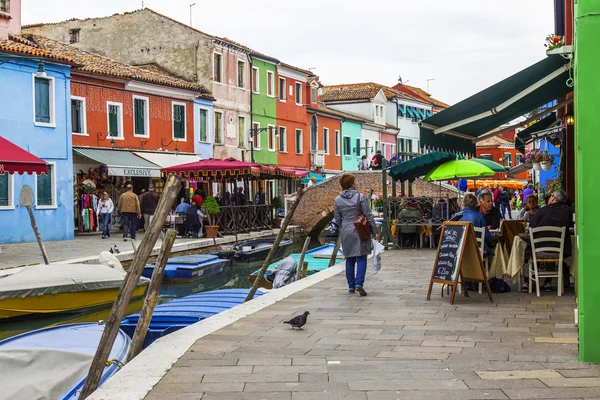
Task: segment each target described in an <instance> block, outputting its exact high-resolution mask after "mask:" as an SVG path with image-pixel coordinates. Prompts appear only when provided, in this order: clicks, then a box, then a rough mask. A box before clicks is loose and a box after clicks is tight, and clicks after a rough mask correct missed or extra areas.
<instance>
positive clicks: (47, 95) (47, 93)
mask: <svg viewBox="0 0 600 400" xmlns="http://www.w3.org/2000/svg"><path fill="white" fill-rule="evenodd" d="M33 101H34V107H33V112H34V123H35V124H36V125H40V126H52V127H54V126H55V119H54V78H52V77H46V78H40V77H37V76H35V75H33Z"/></svg>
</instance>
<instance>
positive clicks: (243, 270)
mask: <svg viewBox="0 0 600 400" xmlns="http://www.w3.org/2000/svg"><path fill="white" fill-rule="evenodd" d="M320 245H321V244H320V243H319V242H318V241H313V242H312V243H311V245H310V248H314V247H317V246H320ZM289 247H290V249H289V250H288V251H287V252H286V256H287V255H288V254H290V253H300V252H301V251H302V243H293V244H292V245H291V246H289ZM261 265H262V263H260V264H256V263H255V264H252V265H230V266H229V267H227V268H226V270H225V272H223V273H221V274H219V275H217V276H215V277H212V278H209V279H205V280H201V281H197V282H192V283H186V284H163V285H162V287H161V290H160V297H159V303H161V302H166V301H170V300H172V299H174V298H179V297H185V296H187V295H189V294H192V293H198V292H207V291H209V290H216V289H233V288H249V287H250V279H249V277H250V274H252V273H253V272H254V271H256V270H257V269H259V268H260V267H261ZM143 301H144V298H143V297H140V298H137V299H133V300H132V302H131V303H130V304H129V306H128V308H127V310H126V312H125V315H129V314H132V313H135V312H138V311H140V310H141V309H142V305H143ZM110 310H111V306H107V307H103V308H100V309H93V310H89V309H88V310H85V311H81V312H79V313H68V314H52V315H49V316H43V315H40V316H26V317H22V318H16V319H15V318H11V319H9V320H7V321H0V340H2V339H6V338H9V337H11V336H15V335H18V334H20V333H24V332H28V331H32V330H35V329H41V328H44V327H49V326H56V325H64V324H75V323H81V322H98V321H105V320H107V319H108V316H109V314H110Z"/></svg>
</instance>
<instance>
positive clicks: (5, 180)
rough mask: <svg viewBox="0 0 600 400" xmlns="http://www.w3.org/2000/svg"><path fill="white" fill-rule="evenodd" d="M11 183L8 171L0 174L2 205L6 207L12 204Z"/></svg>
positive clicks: (0, 205) (0, 204) (0, 201)
mask: <svg viewBox="0 0 600 400" xmlns="http://www.w3.org/2000/svg"><path fill="white" fill-rule="evenodd" d="M8 185H9V176H8V172H5V173H3V174H2V175H0V207H6V206H9V205H10V199H9V197H8V196H9V195H10V191H9V188H8Z"/></svg>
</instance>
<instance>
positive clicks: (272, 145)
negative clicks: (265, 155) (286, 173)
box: [267, 125, 276, 151]
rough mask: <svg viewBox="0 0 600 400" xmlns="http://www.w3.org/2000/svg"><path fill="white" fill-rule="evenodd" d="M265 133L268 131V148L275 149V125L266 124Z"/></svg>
mask: <svg viewBox="0 0 600 400" xmlns="http://www.w3.org/2000/svg"><path fill="white" fill-rule="evenodd" d="M267 133H268V135H269V136H268V139H269V150H270V151H275V141H276V139H275V126H273V125H267Z"/></svg>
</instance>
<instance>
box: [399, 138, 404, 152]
mask: <svg viewBox="0 0 600 400" xmlns="http://www.w3.org/2000/svg"><path fill="white" fill-rule="evenodd" d="M398 151H399V152H402V153H404V139H398Z"/></svg>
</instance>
